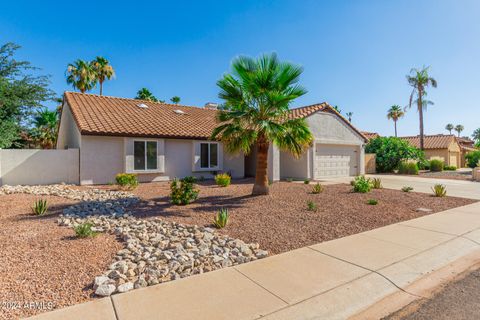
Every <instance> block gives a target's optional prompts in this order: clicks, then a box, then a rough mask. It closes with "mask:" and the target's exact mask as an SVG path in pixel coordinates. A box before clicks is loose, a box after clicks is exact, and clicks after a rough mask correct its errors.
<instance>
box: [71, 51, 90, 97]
mask: <svg viewBox="0 0 480 320" xmlns="http://www.w3.org/2000/svg"><path fill="white" fill-rule="evenodd" d="M66 75H67V83H68V84H71V85H72V86H73V88H75V89H78V90H80V92H81V93H85V91H89V90H92V89H93V88H94V87H95V84H96V81H97V79H96V76H95V71H94V70H93V67H92V64H91V63H88V62H86V61H84V60H80V59H78V60H76V61H75V62H74V63H70V64H69V65H68V67H67V72H66Z"/></svg>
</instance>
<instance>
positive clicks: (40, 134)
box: [33, 109, 58, 149]
mask: <svg viewBox="0 0 480 320" xmlns="http://www.w3.org/2000/svg"><path fill="white" fill-rule="evenodd" d="M33 125H34V126H35V128H34V130H33V137H34V140H35V141H36V142H37V143H38V144H39V145H40V147H42V148H43V149H52V148H53V147H54V146H55V142H56V140H57V139H56V133H57V125H58V113H57V112H56V111H50V110H48V109H43V110H40V111H39V112H38V113H37V114H36V115H35V116H34V118H33Z"/></svg>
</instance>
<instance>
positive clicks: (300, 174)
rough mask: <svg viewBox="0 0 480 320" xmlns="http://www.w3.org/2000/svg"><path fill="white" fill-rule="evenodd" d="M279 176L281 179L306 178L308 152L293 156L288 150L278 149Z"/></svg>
mask: <svg viewBox="0 0 480 320" xmlns="http://www.w3.org/2000/svg"><path fill="white" fill-rule="evenodd" d="M280 177H281V178H282V179H286V178H293V179H308V178H310V177H309V152H306V153H304V154H303V155H302V156H301V157H300V158H298V159H297V158H295V157H294V156H293V155H292V154H291V153H290V152H286V151H280Z"/></svg>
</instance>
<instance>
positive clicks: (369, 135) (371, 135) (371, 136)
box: [362, 131, 380, 140]
mask: <svg viewBox="0 0 480 320" xmlns="http://www.w3.org/2000/svg"><path fill="white" fill-rule="evenodd" d="M362 133H363V135H364V136H365V137H367V139H368V140H372V139H375V138H378V137H380V135H379V134H378V133H377V132H367V131H362Z"/></svg>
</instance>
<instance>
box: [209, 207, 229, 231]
mask: <svg viewBox="0 0 480 320" xmlns="http://www.w3.org/2000/svg"><path fill="white" fill-rule="evenodd" d="M227 223H228V209H221V210H220V211H219V212H217V214H216V215H215V218H214V219H213V225H214V226H215V227H217V228H218V229H222V228H224V227H225V226H226V225H227Z"/></svg>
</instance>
